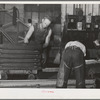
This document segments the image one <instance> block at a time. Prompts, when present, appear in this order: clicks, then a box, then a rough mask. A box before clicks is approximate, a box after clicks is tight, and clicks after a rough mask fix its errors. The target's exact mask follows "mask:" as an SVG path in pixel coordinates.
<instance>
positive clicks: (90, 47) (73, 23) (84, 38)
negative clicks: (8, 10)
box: [62, 15, 100, 78]
mask: <svg viewBox="0 0 100 100" xmlns="http://www.w3.org/2000/svg"><path fill="white" fill-rule="evenodd" d="M99 20H100V16H91V15H87V16H84V15H82V16H78V15H68V16H67V20H66V23H67V24H66V26H65V28H66V31H64V32H63V36H62V44H63V45H64V44H65V43H67V42H68V41H73V40H79V41H81V42H82V43H83V44H84V45H85V46H86V48H87V56H86V58H85V60H86V78H94V77H97V76H96V75H97V74H100V61H98V60H97V59H99V57H100V49H99V47H96V46H95V44H94V40H96V39H97V37H98V34H99V31H100V24H99ZM64 30H65V29H64ZM65 37H66V39H65Z"/></svg>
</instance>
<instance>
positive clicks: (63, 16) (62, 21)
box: [61, 4, 66, 32]
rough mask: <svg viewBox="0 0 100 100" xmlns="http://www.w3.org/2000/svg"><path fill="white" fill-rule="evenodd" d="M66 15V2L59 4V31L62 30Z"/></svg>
mask: <svg viewBox="0 0 100 100" xmlns="http://www.w3.org/2000/svg"><path fill="white" fill-rule="evenodd" d="M65 16H66V4H62V5H61V32H62V31H63V27H64V22H65Z"/></svg>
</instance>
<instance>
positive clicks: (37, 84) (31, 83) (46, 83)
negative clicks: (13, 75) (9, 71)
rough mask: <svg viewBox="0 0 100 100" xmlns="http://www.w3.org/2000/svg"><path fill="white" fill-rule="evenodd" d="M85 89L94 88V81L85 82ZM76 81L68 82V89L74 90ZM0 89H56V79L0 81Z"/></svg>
mask: <svg viewBox="0 0 100 100" xmlns="http://www.w3.org/2000/svg"><path fill="white" fill-rule="evenodd" d="M85 83H86V87H87V88H90V87H93V86H95V80H85ZM75 84H76V81H75V80H69V81H68V88H75ZM0 87H2V88H3V87H25V88H27V87H34V88H43V87H44V88H56V79H51V80H50V79H37V80H1V81H0Z"/></svg>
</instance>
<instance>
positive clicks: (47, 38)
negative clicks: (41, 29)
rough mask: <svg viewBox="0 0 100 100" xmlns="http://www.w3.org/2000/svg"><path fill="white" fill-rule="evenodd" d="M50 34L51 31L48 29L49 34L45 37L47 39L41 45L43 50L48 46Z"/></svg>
mask: <svg viewBox="0 0 100 100" xmlns="http://www.w3.org/2000/svg"><path fill="white" fill-rule="evenodd" d="M51 34H52V30H51V29H50V30H49V32H48V35H47V37H46V39H45V43H44V45H43V48H45V47H47V46H48V45H49V42H50V37H51Z"/></svg>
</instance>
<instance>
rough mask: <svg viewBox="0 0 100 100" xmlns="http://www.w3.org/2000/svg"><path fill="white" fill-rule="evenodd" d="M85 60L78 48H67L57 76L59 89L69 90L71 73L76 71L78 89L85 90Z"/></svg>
mask: <svg viewBox="0 0 100 100" xmlns="http://www.w3.org/2000/svg"><path fill="white" fill-rule="evenodd" d="M84 67H85V59H84V54H83V52H82V50H81V49H80V48H79V47H77V46H69V47H67V48H66V49H65V50H64V51H63V53H62V58H61V63H60V68H59V71H58V76H57V83H56V87H57V88H67V83H68V79H69V76H70V74H71V71H72V70H74V73H75V77H76V88H85V72H84V71H85V69H84Z"/></svg>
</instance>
